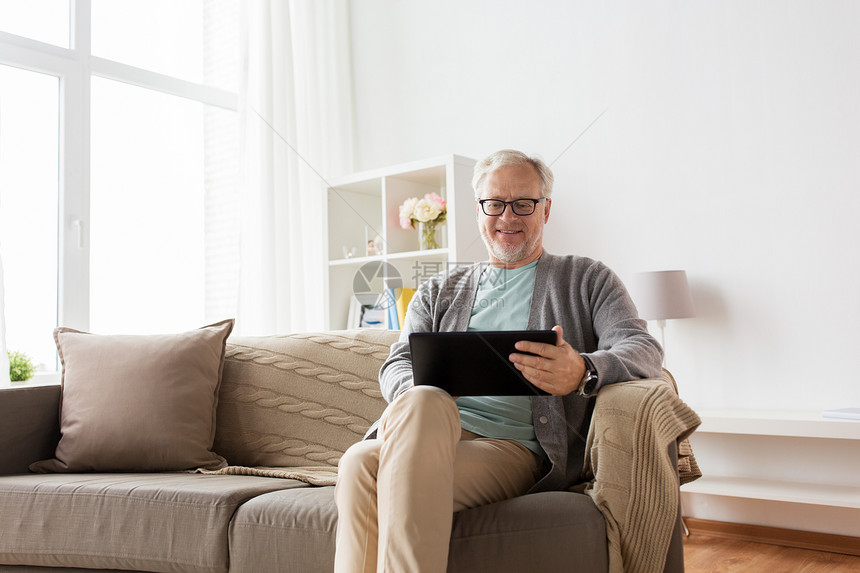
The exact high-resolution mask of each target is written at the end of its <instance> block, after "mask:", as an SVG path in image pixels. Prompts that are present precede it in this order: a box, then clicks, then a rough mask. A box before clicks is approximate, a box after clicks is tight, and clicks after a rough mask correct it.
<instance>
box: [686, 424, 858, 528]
mask: <svg viewBox="0 0 860 573" xmlns="http://www.w3.org/2000/svg"><path fill="white" fill-rule="evenodd" d="M698 413H699V416H700V417H701V418H702V425H701V426H700V427H699V429H697V430H696V432H695V433H694V434H693V436H692V437H691V443H692V446H693V452H694V453H695V455H696V459H697V461H698V462H699V465H700V466H701V467H702V472H703V474H704V475H703V477H702V478H700V479H699V480H697V481H695V482H692V483H689V484H686V485H684V486H683V487H682V488H681V491H682V493H683V494H684V500H685V501H684V504H685V512H686V514H687V515H688V516H690V517H700V518H705V519H715V520H717V521H735V522H741V523H751V522H758V524H760V525H771V526H775V527H783V528H788V529H799V530H808V531H823V532H829V533H838V534H843V535H851V536H858V535H860V521H858V517H860V514H858V513H857V510H860V421H856V420H840V419H832V418H824V417H823V416H822V415H821V413H820V412H809V411H767V410H703V411H699V412H698ZM720 500H724V501H722V502H721V501H720ZM721 503H722V505H723V506H724V507H719V506H720V504H721ZM774 504H776V505H774ZM800 508H806V509H800ZM720 512H729V513H732V512H734V517H732V516H729V517H726V515H725V514H720ZM713 513H717V514H720V515H717V516H714V515H713ZM758 520H764V522H759V521H758Z"/></svg>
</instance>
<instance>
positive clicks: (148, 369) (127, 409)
mask: <svg viewBox="0 0 860 573" xmlns="http://www.w3.org/2000/svg"><path fill="white" fill-rule="evenodd" d="M232 330H233V320H232V319H230V320H225V321H223V322H219V323H217V324H212V325H209V326H205V327H203V328H200V329H198V330H193V331H189V332H184V333H180V334H166V335H119V336H106V335H97V334H90V333H86V332H80V331H78V330H73V329H71V328H57V329H56V330H55V331H54V340H55V341H56V343H57V349H58V350H59V354H60V360H61V361H62V364H63V380H62V388H61V392H62V393H61V400H60V433H61V437H60V442H59V444H58V445H57V449H56V453H55V455H56V458H55V459H51V460H45V461H41V462H36V463H34V464H32V465H31V466H30V470H31V471H34V472H43V473H44V472H85V471H116V472H120V471H127V472H134V471H144V472H148V471H178V470H187V469H194V468H204V469H219V468H222V467H224V466H226V465H227V464H226V461H225V460H224V458H222V457H221V456H219V455H217V454H215V453H214V452H212V444H213V442H214V439H215V411H216V408H217V406H218V389H219V386H220V384H221V375H222V372H223V369H224V353H225V348H226V344H227V337H228V336H229V335H230V332H231V331H232Z"/></svg>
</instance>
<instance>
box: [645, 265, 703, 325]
mask: <svg viewBox="0 0 860 573" xmlns="http://www.w3.org/2000/svg"><path fill="white" fill-rule="evenodd" d="M631 291H632V292H631V294H632V296H633V301H634V302H635V303H636V308H637V309H638V310H639V317H640V318H644V319H645V320H667V319H672V318H690V317H692V316H695V312H694V310H693V297H692V295H691V294H690V286H689V284H688V283H687V273H686V272H685V271H654V272H647V273H637V274H636V275H634V277H633V282H632V284H631Z"/></svg>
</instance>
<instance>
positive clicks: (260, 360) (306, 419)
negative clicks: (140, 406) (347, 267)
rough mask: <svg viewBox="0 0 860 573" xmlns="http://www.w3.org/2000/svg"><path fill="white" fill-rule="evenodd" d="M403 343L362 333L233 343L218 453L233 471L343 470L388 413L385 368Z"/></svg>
mask: <svg viewBox="0 0 860 573" xmlns="http://www.w3.org/2000/svg"><path fill="white" fill-rule="evenodd" d="M397 337H398V333H397V332H392V331H389V330H362V331H333V332H326V333H303V334H290V335H286V336H268V337H259V338H251V337H244V338H242V337H234V338H231V339H230V340H229V341H228V343H227V358H226V361H225V363H224V379H223V382H222V384H221V393H220V396H219V400H218V416H217V426H218V429H217V432H216V435H215V451H217V452H218V453H219V454H221V455H223V456H224V457H225V458H226V459H227V461H228V462H229V463H230V464H231V465H235V466H249V467H255V466H266V467H292V468H296V467H307V466H328V467H332V468H334V467H337V462H338V460H339V459H340V457H341V455H343V452H344V451H346V449H347V448H348V447H349V446H351V445H352V444H353V443H355V442H357V441H359V440H361V439H362V437H363V436H364V433H365V432H366V431H367V429H368V427H370V425H371V424H372V423H373V422H374V421H376V420H377V419H378V418H379V416H380V415H381V414H382V411H383V410H384V409H385V405H386V404H385V400H384V399H383V398H382V393H381V392H380V390H379V381H378V376H379V367H380V365H381V364H382V362H383V360H385V358H387V357H388V353H389V349H390V346H391V344H392V343H393V342H395V341H396V340H397Z"/></svg>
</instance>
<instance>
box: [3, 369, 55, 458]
mask: <svg viewBox="0 0 860 573" xmlns="http://www.w3.org/2000/svg"><path fill="white" fill-rule="evenodd" d="M59 441H60V387H59V386H56V385H52V386H22V387H11V388H0V475H10V474H20V473H27V472H28V469H27V467H28V466H29V465H30V464H31V463H33V462H35V461H39V460H44V459H47V458H51V457H53V456H54V451H55V449H56V447H57V442H59Z"/></svg>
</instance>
